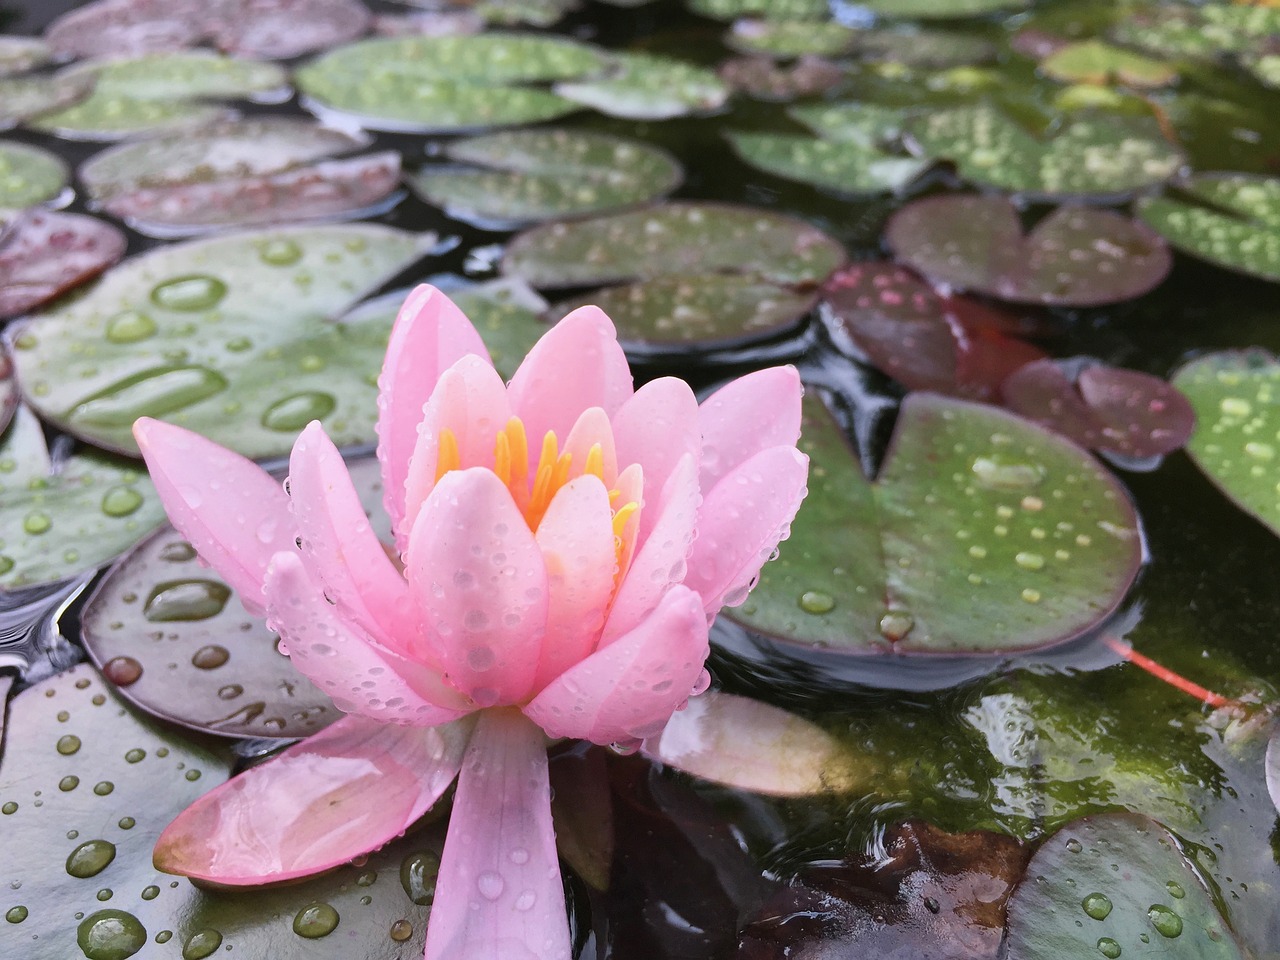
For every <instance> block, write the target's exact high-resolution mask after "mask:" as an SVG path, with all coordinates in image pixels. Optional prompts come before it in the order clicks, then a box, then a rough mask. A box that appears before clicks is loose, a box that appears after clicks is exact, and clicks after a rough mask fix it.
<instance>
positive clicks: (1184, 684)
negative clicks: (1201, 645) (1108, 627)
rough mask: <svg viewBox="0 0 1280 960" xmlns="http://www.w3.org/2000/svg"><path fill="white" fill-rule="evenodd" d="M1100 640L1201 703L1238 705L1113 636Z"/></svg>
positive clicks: (1226, 705)
mask: <svg viewBox="0 0 1280 960" xmlns="http://www.w3.org/2000/svg"><path fill="white" fill-rule="evenodd" d="M1102 642H1103V643H1104V644H1106V645H1107V646H1108V647H1110V648H1111V649H1112V650H1114V651H1115V652H1116V653H1118V654H1119V655H1120V656H1122V657H1124V658H1125V659H1126V660H1128V661H1129V662H1130V663H1132V664H1133V665H1134V666H1135V667H1141V668H1142V669H1143V670H1145V671H1147V673H1149V674H1151V675H1152V676H1153V677H1155V678H1156V679H1158V680H1163V681H1164V682H1165V683H1167V684H1169V686H1171V687H1176V688H1177V689H1179V690H1181V691H1182V692H1183V693H1186V694H1189V695H1190V696H1193V697H1195V698H1196V699H1197V700H1199V701H1201V702H1202V703H1207V704H1208V705H1209V706H1211V707H1230V706H1238V705H1239V704H1238V703H1237V702H1236V701H1235V700H1230V699H1228V698H1227V697H1224V696H1222V695H1221V694H1219V693H1214V692H1213V691H1212V690H1209V689H1207V688H1205V687H1202V686H1200V684H1198V683H1193V682H1192V681H1190V680H1188V679H1187V678H1186V677H1184V676H1182V675H1181V674H1178V673H1174V672H1173V671H1172V670H1170V669H1169V668H1168V667H1166V666H1162V665H1161V664H1159V663H1156V662H1155V661H1154V660H1152V659H1151V658H1150V657H1148V656H1144V655H1143V654H1141V653H1139V652H1138V651H1137V650H1135V649H1133V647H1131V646H1129V645H1128V644H1127V643H1124V642H1123V641H1121V640H1117V639H1116V638H1115V637H1103V638H1102Z"/></svg>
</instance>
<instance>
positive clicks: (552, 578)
mask: <svg viewBox="0 0 1280 960" xmlns="http://www.w3.org/2000/svg"><path fill="white" fill-rule="evenodd" d="M534 539H536V540H537V541H538V546H539V547H540V548H541V550H542V559H543V562H544V563H545V564H546V565H547V589H548V593H549V597H550V603H549V605H548V610H547V633H546V639H545V641H544V642H543V644H542V656H541V660H540V661H539V665H538V672H537V674H536V676H535V677H534V681H533V689H534V690H541V689H542V688H543V687H545V686H546V685H547V684H548V683H550V682H551V681H552V680H553V679H555V678H556V677H558V676H559V675H560V674H561V673H563V672H564V671H565V670H567V669H568V668H569V667H571V666H573V664H575V663H577V662H578V661H579V660H581V659H582V658H583V657H585V656H586V655H587V654H589V653H591V651H592V650H594V649H595V645H596V640H597V639H598V638H599V636H600V628H601V627H603V626H604V617H605V613H606V612H607V611H608V608H609V600H610V599H611V598H612V596H613V569H614V566H615V565H616V564H617V556H616V553H615V550H614V543H613V511H612V510H611V509H610V506H609V492H608V491H607V490H605V488H604V484H603V483H601V482H600V481H599V480H597V479H596V478H595V477H593V476H585V477H578V478H577V479H576V480H571V481H570V482H569V483H567V484H565V485H564V486H563V487H561V488H560V490H559V492H558V493H556V495H555V497H554V499H552V501H551V506H550V507H548V508H547V512H546V514H545V515H544V516H543V518H542V522H541V523H539V524H538V532H537V533H536V534H535V535H534Z"/></svg>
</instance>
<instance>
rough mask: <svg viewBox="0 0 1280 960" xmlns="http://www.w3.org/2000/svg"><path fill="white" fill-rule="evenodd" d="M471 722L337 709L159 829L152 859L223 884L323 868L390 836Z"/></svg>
mask: <svg viewBox="0 0 1280 960" xmlns="http://www.w3.org/2000/svg"><path fill="white" fill-rule="evenodd" d="M471 727H472V721H471V720H470V719H469V718H468V719H466V720H459V721H457V722H456V723H450V724H446V725H444V726H440V727H397V726H393V725H391V724H386V723H378V722H376V721H373V720H367V719H365V718H364V717H343V718H342V719H341V720H338V721H337V722H336V723H334V724H332V725H331V726H329V727H327V728H326V729H324V730H321V731H320V732H319V733H317V734H315V735H313V736H311V737H308V738H307V739H306V740H304V741H302V742H301V743H298V744H295V745H294V746H292V747H290V748H289V749H287V750H285V751H284V752H283V753H281V754H280V755H279V756H277V757H274V758H273V759H271V760H269V761H267V762H266V763H264V764H262V765H261V766H257V767H253V768H252V769H250V770H247V771H245V772H244V773H242V774H240V776H238V777H236V778H234V779H232V780H229V781H227V782H226V783H224V784H223V785H222V786H220V787H217V788H216V789H214V790H212V791H210V792H209V793H206V794H205V795H204V796H203V797H201V798H200V799H199V800H197V801H196V802H195V803H193V804H192V805H191V806H189V807H187V809H186V810H184V811H183V812H182V813H181V814H179V816H178V818H177V819H176V820H174V821H173V823H171V824H169V826H168V827H166V828H165V830H164V832H163V833H162V834H160V839H159V840H158V841H157V843H156V848H155V865H156V868H157V869H159V870H163V871H164V872H165V873H176V874H180V875H182V876H187V877H196V878H199V879H201V880H209V881H212V882H213V883H219V884H225V885H228V886H239V885H249V884H260V883H272V882H274V881H278V880H291V879H294V878H296V877H305V876H308V875H310V874H313V873H319V872H321V871H322V870H328V869H330V868H332V867H336V866H339V865H340V864H343V863H346V862H347V861H349V860H351V859H353V858H355V857H358V856H360V855H361V854H365V853H369V852H370V851H371V850H376V849H378V848H379V847H381V846H382V845H383V844H384V843H386V842H387V841H389V840H392V839H394V838H395V837H396V836H397V835H399V834H402V833H404V831H405V830H406V829H407V828H408V827H409V826H410V825H411V824H412V823H413V822H414V821H416V820H417V819H418V818H419V817H421V816H422V815H423V814H424V813H426V811H427V810H428V809H430V807H431V805H432V804H433V803H435V802H436V800H438V799H439V798H440V795H441V794H442V793H444V792H445V790H446V789H448V787H449V784H450V783H452V782H453V779H454V777H456V776H457V774H458V769H459V767H461V765H462V756H463V751H464V750H465V748H466V745H467V737H468V735H469V734H470V732H471Z"/></svg>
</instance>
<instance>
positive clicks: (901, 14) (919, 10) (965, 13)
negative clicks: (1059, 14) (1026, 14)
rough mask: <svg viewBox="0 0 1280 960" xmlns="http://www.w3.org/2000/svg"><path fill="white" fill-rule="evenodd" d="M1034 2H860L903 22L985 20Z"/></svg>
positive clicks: (884, 0) (915, 0)
mask: <svg viewBox="0 0 1280 960" xmlns="http://www.w3.org/2000/svg"><path fill="white" fill-rule="evenodd" d="M1030 5H1031V0H858V6H860V7H865V8H867V9H868V10H870V11H871V12H873V13H876V14H879V15H880V16H882V17H893V18H894V19H901V20H954V19H959V18H961V17H983V16H987V15H988V14H992V13H1006V12H1008V11H1012V10H1021V9H1023V8H1024V7H1029V6H1030Z"/></svg>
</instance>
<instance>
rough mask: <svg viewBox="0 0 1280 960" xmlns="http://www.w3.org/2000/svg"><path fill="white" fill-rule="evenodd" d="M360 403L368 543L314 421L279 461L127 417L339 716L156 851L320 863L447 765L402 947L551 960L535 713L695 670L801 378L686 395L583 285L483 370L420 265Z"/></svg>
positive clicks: (371, 839)
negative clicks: (375, 502) (415, 930)
mask: <svg viewBox="0 0 1280 960" xmlns="http://www.w3.org/2000/svg"><path fill="white" fill-rule="evenodd" d="M378 403H379V423H378V438H379V442H378V456H379V459H380V462H381V468H382V474H383V481H384V489H385V500H386V508H387V511H388V512H389V514H390V516H391V519H392V522H393V529H394V533H395V541H396V542H395V546H394V548H390V547H386V546H384V544H382V543H381V542H380V541H379V540H378V537H377V536H376V534H375V533H374V531H373V530H372V529H371V526H370V524H369V521H368V518H367V517H366V514H365V511H364V509H363V508H362V507H361V505H360V501H359V499H358V497H357V495H356V492H355V489H354V488H353V486H352V482H351V479H350V476H349V475H348V473H347V469H346V466H345V465H344V463H343V460H342V457H341V455H340V454H339V453H338V451H337V449H336V448H335V447H334V445H333V443H332V442H331V441H330V440H329V438H328V437H327V436H326V435H325V432H324V430H323V428H322V427H321V425H320V424H319V423H318V422H313V423H311V424H310V425H309V426H308V427H307V428H306V429H305V430H304V431H303V432H302V434H301V436H300V437H299V438H298V440H297V442H296V444H295V445H294V448H293V453H292V456H291V458H290V462H289V479H288V480H287V481H286V483H285V484H284V485H283V487H282V486H281V484H280V483H279V482H278V481H276V480H275V479H273V478H272V477H271V476H270V475H268V474H267V473H266V472H264V471H263V470H262V469H261V468H259V467H258V466H256V465H255V464H253V463H251V462H250V461H248V460H245V459H244V458H242V457H240V456H239V455H237V454H235V453H232V452H231V451H228V450H225V449H223V448H221V447H219V446H217V445H215V444H213V443H211V442H210V441H208V440H205V439H203V438H202V437H200V436H198V435H196V434H193V433H190V432H188V431H186V430H183V429H181V428H179V427H176V426H173V425H171V424H166V423H163V422H159V421H155V420H149V419H144V420H139V421H138V423H137V424H136V426H135V427H134V432H135V434H136V436H137V438H138V443H139V445H140V446H141V448H142V451H143V455H144V457H145V458H146V461H147V466H148V467H149V469H150V471H151V475H152V477H153V479H154V481H155V484H156V487H157V489H158V490H159V492H160V495H161V497H162V499H163V500H164V504H165V507H166V508H167V510H168V512H169V516H170V518H171V519H172V521H173V523H174V525H175V526H176V527H177V528H178V530H179V531H181V532H182V534H183V535H184V536H185V537H186V538H187V539H188V540H189V541H190V542H191V543H192V545H193V546H194V547H195V548H196V550H197V551H198V552H199V553H200V555H201V557H202V558H203V559H204V560H205V561H206V562H208V563H209V564H210V565H212V566H213V568H214V569H215V570H216V571H217V572H218V573H219V574H220V575H221V576H222V577H223V578H224V579H225V580H226V581H227V582H228V583H229V584H230V585H231V586H232V587H233V588H234V589H235V590H236V591H237V592H238V593H239V594H240V596H241V597H242V599H243V601H244V602H245V604H246V605H247V606H249V607H250V608H251V609H254V608H256V609H257V610H258V611H259V612H264V613H265V615H266V617H267V621H268V623H269V624H270V625H271V626H272V628H273V629H274V630H276V631H277V632H278V633H279V635H280V638H281V647H282V649H285V650H286V651H287V653H288V654H289V656H290V657H291V658H292V660H293V662H294V663H295V664H296V665H297V667H298V669H299V670H300V671H301V672H302V673H303V674H305V675H306V676H307V677H308V678H309V679H310V680H311V681H312V682H313V683H315V684H316V685H317V686H318V687H319V688H320V689H321V690H324V691H325V692H327V693H328V694H329V695H330V696H331V697H332V698H333V701H334V703H335V704H336V705H337V707H338V708H339V709H340V710H342V711H344V713H345V714H346V715H345V716H344V717H343V718H341V719H339V720H338V721H337V722H335V723H334V724H332V725H331V726H329V727H328V728H327V729H325V730H323V731H321V732H320V733H318V734H316V735H314V736H312V737H310V738H309V739H307V740H305V741H303V742H301V743H299V744H296V745H294V746H292V747H290V748H289V749H286V750H284V751H283V752H281V753H280V754H279V755H278V756H277V757H275V758H273V759H272V760H271V761H269V762H267V763H265V764H263V765H261V766H258V767H255V768H253V769H252V770H249V771H248V772H246V773H244V774H242V775H241V776H239V777H236V778H235V779H233V780H231V781H229V782H228V783H226V784H224V785H222V786H221V787H219V788H217V789H215V790H213V791H212V792H211V793H209V794H207V795H206V796H205V797H203V798H202V799H201V800H200V801H199V802H197V803H196V804H195V805H193V806H192V807H191V808H189V809H188V810H187V811H185V812H184V813H183V814H182V815H181V816H180V817H179V818H178V819H177V820H175V821H174V823H172V824H171V825H170V826H169V827H168V828H167V830H166V831H165V832H164V834H163V835H162V836H161V838H160V840H159V842H158V844H157V847H156V851H155V860H156V865H157V866H158V867H159V868H160V869H162V870H165V871H168V872H171V873H178V874H183V875H186V876H190V877H195V878H200V879H203V880H206V881H210V882H214V883H218V884H224V885H246V884H260V883H268V882H274V881H281V880H288V879H291V878H295V877H301V876H306V875H308V874H313V873H317V872H319V871H323V870H326V869H329V868H332V867H335V866H338V865H340V864H343V863H345V862H347V861H350V860H352V859H354V858H355V857H357V856H360V855H362V854H365V853H368V852H369V851H372V850H375V849H377V848H378V847H380V846H382V845H383V844H385V843H386V842H388V841H389V840H391V839H392V838H394V837H396V836H397V835H399V834H402V833H403V832H404V831H405V830H406V829H407V828H408V827H409V826H410V825H411V824H413V823H414V821H416V820H417V819H418V818H419V817H421V816H422V815H423V813H424V812H425V811H426V810H427V809H428V808H429V807H431V805H432V804H433V803H435V801H436V800H437V799H438V798H439V797H440V796H441V795H442V794H443V793H444V791H445V790H446V789H447V788H448V786H449V784H450V783H452V782H453V781H454V779H455V778H456V779H457V791H456V795H455V799H454V802H453V809H452V813H451V819H450V823H449V827H448V834H447V837H446V842H445V847H444V852H443V855H442V859H441V865H440V873H439V877H438V878H437V884H436V896H435V901H434V904H433V907H432V911H431V917H430V922H429V925H428V931H427V948H426V956H427V958H428V960H433V958H438V960H445V958H458V957H485V958H491V960H524V958H532V957H537V958H540V960H561V958H563V960H567V958H568V957H569V956H570V942H569V933H568V926H567V916H566V909H565V902H564V896H563V891H562V887H561V879H560V871H559V863H558V860H557V856H556V849H555V835H554V831H553V829H552V823H551V810H550V789H549V786H548V779H547V756H546V745H547V738H548V737H550V738H562V737H573V738H584V739H587V740H590V741H593V742H595V743H600V744H608V743H625V744H633V743H635V742H636V741H638V740H640V739H641V738H644V737H647V736H651V735H653V734H655V733H657V732H659V731H661V730H662V728H663V727H664V725H665V724H666V722H667V721H668V720H669V718H670V717H671V715H672V714H673V712H674V711H676V710H677V709H679V708H680V707H681V706H682V705H683V704H684V703H685V702H686V701H687V700H688V698H689V697H690V696H691V695H693V694H696V693H697V692H700V690H701V689H702V688H704V687H705V685H706V674H705V670H704V666H703V664H704V661H705V660H706V657H707V654H708V643H707V629H708V624H709V622H710V620H711V619H713V618H714V616H715V614H716V611H718V610H719V609H720V607H721V606H723V605H725V604H726V603H733V602H741V600H742V599H743V598H744V597H745V595H746V591H747V589H748V588H749V586H750V584H751V583H752V581H753V579H754V578H755V576H756V574H757V573H758V572H759V570H760V567H761V565H762V564H763V562H764V561H765V559H766V558H768V556H769V555H770V553H771V552H772V551H773V549H774V547H775V546H776V545H777V543H778V541H779V540H780V539H781V538H783V537H785V535H786V533H787V530H788V525H789V523H790V521H791V519H792V517H793V516H794V514H795V511H796V509H797V507H798V505H799V503H800V500H801V498H802V497H803V496H804V489H805V480H806V477H807V472H808V462H807V459H806V458H805V457H804V455H803V454H801V453H800V452H799V451H798V450H797V449H796V447H795V443H796V439H797V437H798V435H799V429H800V383H799V379H798V376H797V374H796V372H795V370H794V369H791V368H774V369H769V370H764V371H760V372H758V373H754V374H750V375H748V376H745V377H742V378H741V379H738V380H736V381H734V382H732V383H730V384H729V385H727V386H725V387H724V388H722V389H721V390H719V391H718V392H717V393H715V394H714V395H712V396H711V397H710V398H709V399H708V400H706V401H705V402H704V403H702V404H701V405H699V404H698V402H697V400H696V398H695V397H694V395H693V392H692V391H691V390H690V388H689V386H688V385H687V384H685V383H684V382H683V381H681V380H678V379H674V378H663V379H659V380H655V381H653V382H651V383H648V384H646V385H644V386H643V387H641V388H640V389H639V390H634V389H633V386H632V379H631V372H630V370H629V368H628V366H627V362H626V358H625V357H624V356H623V353H622V350H621V348H620V347H619V346H618V343H617V339H616V334H615V331H614V328H613V324H612V323H611V322H610V320H609V318H608V317H606V316H605V315H604V313H602V312H601V311H600V310H599V309H597V308H595V307H583V308H581V309H578V310H575V311H574V312H573V313H571V314H569V315H568V316H566V317H565V318H564V319H563V320H561V321H560V322H559V323H558V324H557V325H556V326H554V327H553V328H552V329H551V330H550V331H549V332H548V333H547V334H546V335H545V336H544V337H543V338H542V339H541V340H540V341H539V342H538V343H537V345H535V346H534V348H533V350H532V351H531V352H530V353H529V355H528V357H526V358H525V360H524V362H523V364H522V365H521V366H520V368H519V370H517V371H516V374H515V376H514V377H513V378H512V380H511V383H510V384H509V385H508V384H504V383H503V381H502V378H501V377H500V376H499V375H498V373H497V372H496V371H495V370H494V368H493V366H492V364H491V362H490V360H489V357H488V353H487V351H486V350H485V347H484V345H483V343H482V342H481V340H480V337H479V335H478V334H477V333H476V331H475V329H474V327H472V325H471V324H470V322H469V321H468V320H467V319H466V317H465V316H464V315H463V314H462V312H461V311H460V310H459V309H458V308H457V307H456V306H455V305H454V304H453V303H452V302H451V301H450V300H449V299H448V298H447V297H446V296H445V295H444V294H442V293H441V292H440V291H438V290H436V289H434V288H432V287H429V286H421V287H418V288H417V289H416V290H414V291H413V293H412V294H411V295H410V296H409V298H408V300H407V301H406V302H405V305H404V307H403V308H402V309H401V311H400V313H399V315H398V317H397V319H396V323H395V326H394V328H393V330H392V333H391V339H390V343H389V346H388V349H387V356H386V361H385V364H384V366H383V369H382V375H381V377H380V379H379V399H378Z"/></svg>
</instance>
